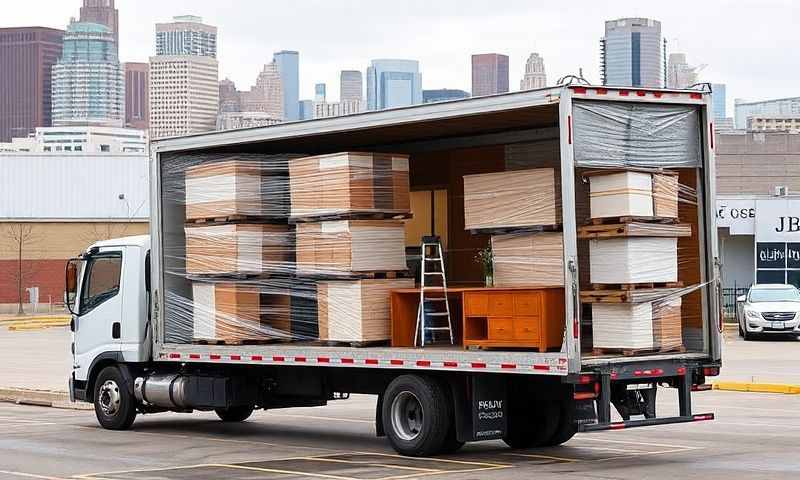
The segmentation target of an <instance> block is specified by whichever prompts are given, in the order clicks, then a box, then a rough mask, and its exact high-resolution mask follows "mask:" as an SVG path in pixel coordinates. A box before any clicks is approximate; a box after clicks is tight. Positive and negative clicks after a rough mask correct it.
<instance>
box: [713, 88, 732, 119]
mask: <svg viewBox="0 0 800 480" xmlns="http://www.w3.org/2000/svg"><path fill="white" fill-rule="evenodd" d="M725 90H726V88H725V84H724V83H712V84H711V99H712V100H711V101H712V103H713V107H714V118H716V119H720V118H726V117H727V113H728V107H727V98H726V96H725Z"/></svg>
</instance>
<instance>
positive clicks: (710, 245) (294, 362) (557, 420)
mask: <svg viewBox="0 0 800 480" xmlns="http://www.w3.org/2000/svg"><path fill="white" fill-rule="evenodd" d="M713 118H714V117H713V114H712V112H711V95H710V92H708V91H700V90H652V89H639V88H614V87H605V86H603V87H600V86H590V85H583V84H571V85H561V86H558V87H551V88H544V89H538V90H530V91H524V92H516V93H509V94H501V95H494V96H487V97H479V98H471V99H465V100H458V101H452V102H443V103H434V104H425V105H417V106H411V107H407V108H397V109H390V110H383V111H376V112H367V113H361V114H355V115H348V116H342V117H337V118H324V119H316V120H310V121H301V122H290V123H285V124H279V125H275V126H270V127H263V128H250V129H242V130H233V131H224V132H213V133H206V134H198V135H190V136H185V137H177V138H169V139H164V140H159V141H155V142H153V144H152V156H151V179H150V188H151V197H150V199H151V203H150V210H151V223H150V229H151V234H150V235H149V236H140V237H128V238H120V239H114V240H107V241H101V242H97V243H95V244H94V245H92V246H91V247H90V248H88V249H87V250H86V251H85V252H83V253H82V254H81V255H80V256H79V257H77V258H75V259H72V260H70V261H69V262H68V264H67V269H66V277H67V279H66V284H67V285H66V286H67V289H66V290H67V292H66V296H67V304H68V306H69V308H70V311H71V312H72V314H73V316H72V326H71V328H72V331H73V332H74V334H73V343H72V351H73V354H74V365H73V372H72V375H71V377H70V378H69V390H70V394H71V398H72V399H74V400H76V401H85V402H91V403H94V406H95V411H96V415H97V419H98V420H99V422H100V424H101V425H102V426H103V427H105V428H108V429H119V430H121V429H128V428H130V427H131V426H132V424H133V421H134V418H135V417H136V415H137V414H150V413H157V412H163V411H177V412H191V411H193V410H202V411H212V410H213V411H215V412H216V413H217V414H218V415H219V417H220V418H221V419H222V420H223V421H243V420H245V419H246V418H247V417H248V416H249V415H250V414H251V412H252V411H253V410H254V409H272V408H288V407H295V406H298V407H299V406H302V407H306V406H322V405H325V404H326V403H327V402H329V401H334V400H345V399H347V398H348V396H349V394H371V395H377V397H378V402H377V411H376V430H377V432H378V435H379V436H386V437H388V439H389V441H390V442H391V444H392V446H393V447H394V448H395V449H396V450H397V451H398V452H400V453H402V454H405V455H436V454H438V453H442V452H452V451H455V450H456V449H458V448H459V447H460V446H461V445H463V444H464V442H469V441H477V440H489V439H503V440H505V442H506V443H507V444H508V445H509V446H511V447H513V448H525V447H533V446H552V445H558V444H561V443H563V442H565V441H567V440H569V439H570V438H571V437H572V436H573V435H574V434H575V433H576V432H580V431H596V430H608V429H622V428H631V427H641V426H655V425H663V424H670V423H679V422H694V421H702V420H711V419H713V418H714V415H713V413H702V414H697V413H694V412H693V410H692V402H691V394H692V392H693V391H697V390H704V389H707V388H708V387H709V386H708V385H707V384H706V378H707V377H708V376H713V375H717V374H718V373H719V369H720V366H721V340H720V339H721V333H720V332H721V323H720V321H721V314H720V303H719V298H720V289H719V281H718V277H717V275H718V255H717V234H716V226H715V215H714V205H715V201H714V190H715V187H714V179H715V175H714V138H713V128H714V127H713V123H712V122H713ZM342 151H370V152H395V153H403V154H405V155H409V156H410V158H411V161H410V167H409V168H410V176H411V190H412V191H414V190H415V189H417V188H422V187H425V188H431V191H433V190H436V189H439V188H445V189H447V188H450V189H454V190H457V189H458V185H459V183H458V182H460V179H461V178H462V174H463V173H487V172H492V171H503V170H513V169H519V168H536V167H539V166H546V167H551V168H554V169H555V172H556V173H557V174H558V176H559V182H558V183H559V191H558V195H559V196H560V197H559V198H558V200H559V201H560V206H561V211H562V222H561V225H559V226H558V231H560V232H562V233H563V284H562V287H563V290H564V296H563V298H564V304H563V311H564V312H565V313H564V319H563V324H562V325H563V326H564V327H563V333H562V339H563V340H562V342H561V345H560V348H554V349H549V350H543V351H531V350H530V349H513V348H509V349H503V348H499V349H498V348H486V349H465V348H464V347H463V346H461V345H457V344H456V345H450V344H445V345H441V344H438V345H429V344H426V346H425V347H424V348H423V347H419V346H417V347H392V346H386V345H377V346H375V345H367V346H360V347H354V346H351V345H337V344H325V343H320V342H307V341H305V342H304V341H296V342H292V341H281V342H274V343H255V344H250V343H247V342H241V343H234V344H229V343H222V344H215V343H214V342H195V341H192V322H193V318H192V313H191V308H189V309H186V308H182V305H183V307H185V305H184V303H185V302H192V301H193V299H192V289H191V284H190V282H189V280H188V279H187V277H186V275H184V273H185V265H184V263H185V256H184V255H182V254H180V253H176V252H180V251H182V250H181V249H184V250H185V245H184V242H185V237H184V225H185V220H186V217H185V215H184V206H183V205H182V204H181V202H180V201H179V199H178V200H176V198H174V196H173V195H172V194H171V193H170V192H171V191H172V190H170V189H171V188H172V187H170V185H169V182H173V181H180V180H181V179H182V177H179V178H178V180H176V178H175V177H173V176H171V175H172V173H173V170H174V168H173V167H174V165H175V164H176V162H179V161H184V160H185V159H186V158H190V159H193V161H195V163H197V164H202V163H203V162H205V161H206V159H213V158H220V157H226V156H230V155H237V154H270V155H274V154H281V155H287V154H290V155H294V156H309V155H320V154H326V153H334V152H342ZM208 161H213V160H208ZM439 162H446V163H441V164H440V163H439ZM490 163H491V165H489V164H490ZM598 168H599V169H603V168H609V169H639V170H645V171H658V170H659V169H669V170H671V171H672V172H673V174H675V175H679V177H680V182H681V192H680V196H681V202H682V203H681V205H682V206H681V217H682V218H681V221H685V222H688V223H690V224H691V225H692V237H691V238H689V239H686V240H684V239H679V241H678V251H679V257H680V258H679V265H678V273H679V276H680V279H681V283H680V284H679V285H671V286H669V287H671V288H666V289H662V290H661V291H667V292H668V293H669V295H668V298H667V300H666V301H668V302H670V304H671V305H675V302H674V299H675V298H676V297H677V298H680V299H681V300H682V301H681V302H677V304H678V305H680V307H679V309H680V310H679V311H680V313H679V314H678V318H679V319H680V320H679V321H678V325H677V328H678V332H679V333H678V342H679V343H680V346H679V347H678V348H671V349H662V350H656V351H636V350H619V351H613V350H612V351H603V350H599V351H598V349H595V348H592V347H593V345H592V328H593V326H592V321H591V316H592V309H591V304H589V303H587V302H588V301H587V300H586V298H587V297H584V296H583V295H582V293H585V292H587V291H591V290H592V288H593V287H592V286H591V285H590V284H589V283H588V281H587V279H588V272H587V271H586V270H588V268H589V261H588V255H589V249H588V246H587V242H585V241H582V240H581V239H579V235H578V229H579V226H580V225H581V224H583V223H585V222H586V221H587V220H588V218H587V217H588V213H587V212H588V210H587V208H588V207H587V205H588V200H587V199H588V184H587V182H586V178H585V177H584V176H583V172H585V171H588V170H589V169H592V170H596V169H598ZM436 171H441V172H444V173H443V174H442V175H443V177H442V178H445V180H442V181H443V182H444V184H443V186H442V185H439V184H438V183H440V182H438V181H434V183H437V185H434V186H433V187H430V186H429V185H428V184H429V183H430V182H429V181H428V180H427V178H428V177H429V176H431V175H433V173H432V172H436ZM675 172H678V173H677V174H676V173H675ZM447 179H449V180H447ZM448 181H449V182H450V183H447V182H448ZM460 185H463V184H460ZM687 192H688V193H687ZM449 195H450V196H449V197H448V198H450V201H449V202H448V206H449V207H450V213H449V214H448V217H447V218H448V219H449V220H450V223H451V224H453V223H455V225H451V230H450V233H449V235H450V239H449V242H450V244H451V245H450V246H448V247H446V250H451V249H452V250H453V252H455V253H452V254H450V253H448V255H450V256H451V257H452V258H450V259H449V263H450V264H452V265H456V266H459V265H457V264H458V263H459V260H458V259H457V258H456V257H455V255H456V254H457V252H456V250H457V245H456V243H457V242H458V241H463V242H468V241H469V239H467V240H464V235H467V233H466V232H464V229H463V223H461V224H460V227H461V228H460V231H456V230H455V229H457V228H459V224H458V222H457V221H455V220H453V219H456V218H457V216H458V215H459V214H461V215H463V212H460V211H458V210H457V208H455V207H458V206H459V205H460V204H459V203H457V202H458V201H459V200H458V192H451V194H449ZM462 196H463V194H462ZM684 197H687V198H688V199H684ZM462 210H463V209H462ZM629 220H630V219H627V220H626V219H620V221H623V222H624V221H629ZM437 234H438V235H443V234H444V235H447V233H446V232H445V233H442V232H437ZM451 247H452V248H451ZM460 258H462V259H463V257H460ZM411 263H413V260H412V261H411ZM417 263H418V260H417ZM461 263H462V266H463V263H464V262H463V261H461ZM467 263H468V262H467ZM650 287H653V285H650ZM662 287H666V286H663V285H662ZM625 288H626V286H620V287H618V290H619V291H621V292H622V293H618V294H617V295H618V296H617V300H616V301H620V302H627V301H631V302H635V301H637V300H636V298H634V297H636V295H645V297H646V298H647V301H650V300H652V299H653V298H651V297H652V295H653V292H654V291H653V290H646V291H644V293H642V291H640V290H625ZM637 288H638V287H637ZM656 290H658V289H656ZM590 293H591V292H590ZM594 293H596V292H594ZM655 293H656V294H657V293H658V291H655ZM647 295H651V297H647ZM656 296H658V295H656ZM648 311H649V310H648ZM673 315H675V314H674V312H673ZM385 321H386V322H388V321H389V319H388V318H387V319H385ZM604 321H606V322H607V321H608V319H605V320H604ZM672 334H673V335H674V332H672ZM606 336H607V335H606ZM445 343H447V342H445ZM659 391H661V392H669V391H672V392H676V393H677V396H678V399H679V405H680V413H679V415H678V416H666V417H665V416H659V415H658V414H657V412H656V409H655V405H656V403H655V398H656V392H659ZM612 405H613V406H614V408H615V409H616V411H617V413H618V415H617V414H612Z"/></svg>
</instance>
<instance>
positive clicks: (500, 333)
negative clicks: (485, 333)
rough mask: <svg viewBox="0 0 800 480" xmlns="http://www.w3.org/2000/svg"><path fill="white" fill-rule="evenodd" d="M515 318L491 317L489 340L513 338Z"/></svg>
mask: <svg viewBox="0 0 800 480" xmlns="http://www.w3.org/2000/svg"><path fill="white" fill-rule="evenodd" d="M513 339H514V320H512V319H511V318H490V319H489V340H513Z"/></svg>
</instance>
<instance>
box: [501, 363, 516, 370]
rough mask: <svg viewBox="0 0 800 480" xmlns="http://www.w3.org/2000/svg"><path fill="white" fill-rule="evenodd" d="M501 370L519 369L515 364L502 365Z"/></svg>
mask: <svg viewBox="0 0 800 480" xmlns="http://www.w3.org/2000/svg"><path fill="white" fill-rule="evenodd" d="M500 368H508V369H514V368H517V365H516V364H514V363H501V364H500Z"/></svg>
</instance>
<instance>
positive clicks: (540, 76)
mask: <svg viewBox="0 0 800 480" xmlns="http://www.w3.org/2000/svg"><path fill="white" fill-rule="evenodd" d="M546 86H547V74H546V73H545V72H544V59H543V58H542V57H541V56H540V55H539V54H538V53H536V52H534V53H531V55H530V56H529V57H528V61H527V62H525V75H523V77H522V80H520V82H519V89H520V90H532V89H534V88H544V87H546Z"/></svg>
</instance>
